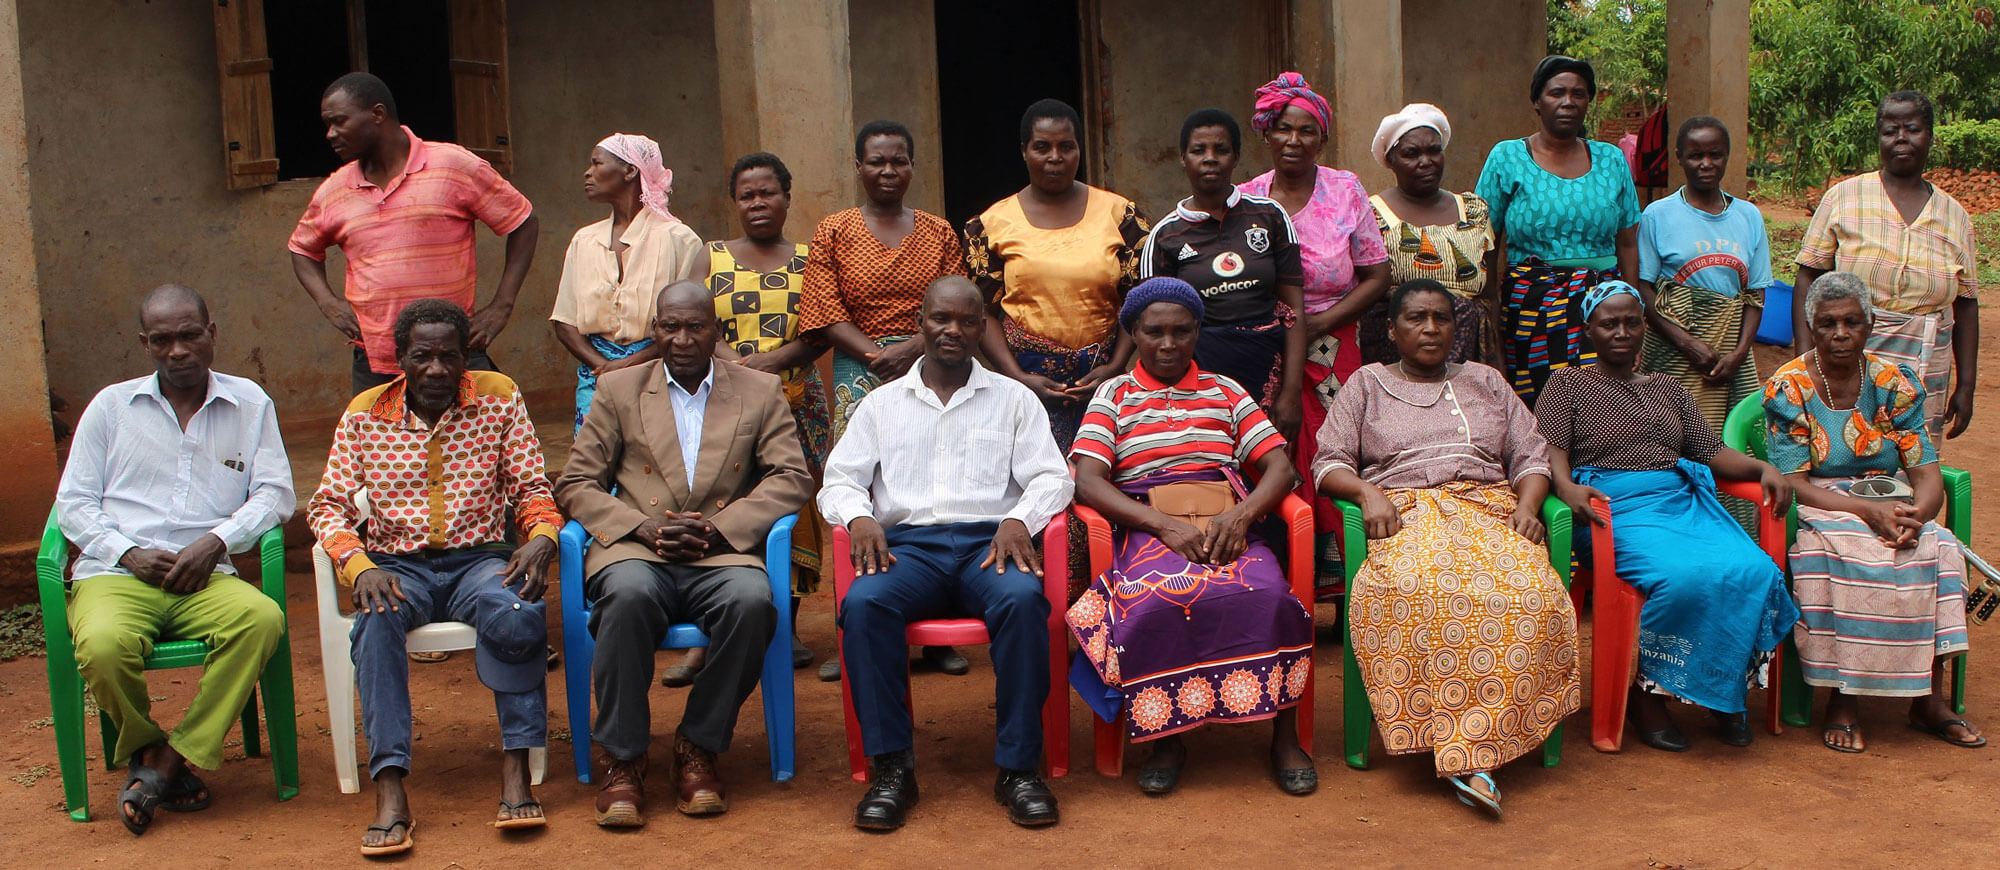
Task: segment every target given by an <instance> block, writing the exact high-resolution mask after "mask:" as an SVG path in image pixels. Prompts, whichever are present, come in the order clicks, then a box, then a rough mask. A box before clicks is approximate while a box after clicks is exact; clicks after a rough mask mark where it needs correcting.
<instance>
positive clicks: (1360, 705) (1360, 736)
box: [1340, 623, 1375, 770]
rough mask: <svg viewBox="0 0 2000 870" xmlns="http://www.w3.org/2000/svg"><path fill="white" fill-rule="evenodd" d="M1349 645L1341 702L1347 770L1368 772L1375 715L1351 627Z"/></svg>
mask: <svg viewBox="0 0 2000 870" xmlns="http://www.w3.org/2000/svg"><path fill="white" fill-rule="evenodd" d="M1346 641H1347V642H1346V644H1345V645H1344V646H1342V647H1341V650H1340V659H1341V668H1342V671H1343V677H1342V684H1343V689H1344V691H1343V693H1342V698H1341V719H1342V723H1341V741H1342V743H1343V744H1344V745H1343V747H1342V750H1343V752H1344V754H1345V755H1346V756H1347V766H1348V767H1352V768H1354V769H1355V770H1367V769H1368V740H1369V738H1370V737H1371V736H1372V735H1373V733H1374V728H1375V711H1374V710H1373V709H1371V708H1370V707H1369V706H1368V687H1367V686H1366V685H1364V684H1363V683H1362V682H1361V662H1360V661H1359V660H1357V659H1355V657H1354V631H1353V626H1352V623H1349V628H1348V634H1347V638H1346Z"/></svg>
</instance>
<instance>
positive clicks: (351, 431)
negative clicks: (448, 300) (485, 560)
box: [306, 372, 562, 585]
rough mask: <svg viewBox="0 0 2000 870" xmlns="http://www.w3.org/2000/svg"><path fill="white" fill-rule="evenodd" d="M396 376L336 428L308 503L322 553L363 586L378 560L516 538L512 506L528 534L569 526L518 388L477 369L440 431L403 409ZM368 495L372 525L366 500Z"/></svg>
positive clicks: (362, 398)
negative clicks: (363, 495)
mask: <svg viewBox="0 0 2000 870" xmlns="http://www.w3.org/2000/svg"><path fill="white" fill-rule="evenodd" d="M406 383H407V382H406V381H405V380H404V379H402V378H397V379H396V380H394V381H391V382H389V383H388V384H385V385H383V386H380V387H376V388H375V389H372V390H368V391H366V392H364V393H362V394H361V395H359V396H355V397H354V401H352V402H350V403H348V406H347V411H346V413H344V414H342V415H341V417H340V425H339V426H338V427H336V428H335V429H334V430H333V449H332V450H331V451H329V453H328V455H327V458H326V476H325V477H323V478H321V479H320V484H319V490H318V491H316V492H314V493H313V496H312V501H311V503H310V504H309V505H308V506H307V509H306V510H307V517H308V519H309V521H310V522H311V525H312V530H313V534H314V535H315V536H316V537H318V538H319V542H320V546H322V547H325V548H326V552H327V555H330V556H332V557H333V560H334V564H336V565H338V566H339V567H340V579H341V581H342V582H344V583H347V584H349V585H352V584H353V583H354V581H355V578H357V577H360V576H361V573H362V572H364V571H367V570H368V569H370V568H373V567H375V563H374V561H373V560H371V559H369V558H368V554H369V553H387V554H391V555H403V554H408V553H415V552H417V551H419V550H457V549H463V548H466V547H476V546H479V545H481V544H491V543H497V542H501V541H504V540H506V534H507V530H506V522H507V508H508V507H509V506H510V505H511V506H512V507H513V508H514V517H515V520H516V523H517V524H518V525H519V527H520V532H521V534H522V536H523V537H524V538H533V537H537V536H546V537H549V538H554V537H555V536H556V530H557V529H558V528H560V527H561V526H562V515H561V514H560V513H557V512H556V503H555V498H554V497H553V496H552V495H551V494H550V491H549V479H548V476H547V475H546V474H545V473H544V471H543V465H542V443H541V441H540V439H538V438H536V437H535V424H534V423H533V422H531V421H530V420H529V419H528V406H527V403H526V402H525V401H524V400H523V399H522V398H521V391H520V390H519V389H518V388H516V387H515V386H514V381H513V380H512V379H511V378H508V377H507V376H506V375H503V374H500V373H499V372H466V373H465V376H464V378H463V379H462V380H461V381H460V383H459V390H458V404H457V405H456V406H454V407H453V408H452V409H451V410H449V411H446V412H445V414H444V416H443V417H440V418H438V423H437V426H436V427H431V426H430V425H428V424H426V423H425V422H424V419H423V417H421V416H419V415H417V414H415V413H413V412H411V411H410V409H409V407H408V406H407V405H406V404H405V403H404V401H403V396H404V387H405V384H406ZM363 490H366V491H367V500H368V508H369V517H368V520H367V522H366V524H365V525H363V523H362V521H361V514H360V509H359V508H358V507H357V505H356V503H355V495H356V494H357V493H359V492H361V491H363Z"/></svg>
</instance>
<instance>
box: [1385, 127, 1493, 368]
mask: <svg viewBox="0 0 2000 870" xmlns="http://www.w3.org/2000/svg"><path fill="white" fill-rule="evenodd" d="M1450 144H1451V122H1450V121H1449V120H1447V119H1446V118H1445V116H1444V112H1442V111H1439V110H1438V107H1436V106H1433V105H1431V104H1429V103H1411V104H1409V105H1407V106H1404V107H1403V110H1402V111H1400V112H1397V113H1396V114H1393V115H1390V116H1388V117H1386V118H1383V119H1382V125H1381V126H1380V127H1377V128H1376V130H1375V141H1374V144H1373V146H1372V147H1371V148H1370V149H1369V150H1370V151H1371V152H1372V153H1373V154H1374V155H1375V162H1376V163H1380V164H1382V166H1383V167H1384V168H1386V169H1388V170H1389V171H1390V172H1393V173H1395V174H1396V186H1395V187H1391V188H1389V189H1387V190H1384V191H1382V192H1381V193H1378V194H1375V195H1374V196H1372V197H1369V198H1368V202H1369V204H1370V205H1372V206H1374V207H1375V225H1376V229H1377V230H1379V231H1380V232H1381V233H1382V239H1383V242H1384V243H1385V245H1386V246H1387V248H1388V251H1389V286H1391V287H1399V286H1402V284H1403V282H1405V281H1412V280H1415V279H1418V278H1428V279H1430V280H1432V281H1436V282H1438V283H1439V284H1442V285H1444V288H1445V289H1446V290H1448V291H1450V292H1451V295H1452V303H1451V309H1452V317H1453V319H1454V320H1455V321H1456V322H1457V329H1456V330H1454V332H1453V335H1454V336H1455V337H1454V339H1453V341H1452V347H1451V361H1452V362H1468V361H1469V362H1478V363H1485V364H1487V365H1489V366H1493V367H1495V368H1498V367H1499V366H1500V333H1499V330H1498V327H1497V326H1496V323H1497V322H1498V321H1497V319H1496V317H1495V312H1496V311H1498V310H1499V309H1498V305H1499V276H1500V270H1499V269H1497V268H1495V267H1496V266H1497V263H1496V262H1495V260H1496V258H1497V257H1498V253H1497V251H1496V249H1495V248H1494V245H1493V222H1492V220H1491V219H1490V218H1489V217H1488V216H1487V211H1486V200H1483V199H1480V198H1479V197H1478V196H1477V195H1474V194H1473V193H1471V192H1469V191H1468V192H1466V193H1452V192H1451V191H1448V190H1443V189H1441V188H1440V187H1439V186H1438V183H1439V182H1440V181H1441V180H1443V178H1444V149H1445V147H1446V146H1448V145H1450ZM1359 332H1360V335H1359V338H1360V342H1361V356H1362V358H1363V359H1364V360H1366V361H1367V362H1379V363H1393V362H1395V361H1396V360H1397V359H1399V356H1398V354H1397V353H1396V345H1395V343H1394V342H1391V341H1390V340H1389V308H1388V305H1387V303H1386V300H1385V302H1384V303H1383V304H1381V305H1377V306H1376V307H1375V308H1374V310H1372V311H1370V312H1369V313H1368V315H1367V316H1365V317H1363V318H1362V319H1361V324H1360V329H1359Z"/></svg>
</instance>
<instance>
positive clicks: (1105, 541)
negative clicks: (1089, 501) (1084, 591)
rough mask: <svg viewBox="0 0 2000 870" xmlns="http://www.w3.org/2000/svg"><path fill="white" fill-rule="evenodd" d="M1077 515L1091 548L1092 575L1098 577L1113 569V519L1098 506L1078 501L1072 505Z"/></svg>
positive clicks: (1071, 507)
mask: <svg viewBox="0 0 2000 870" xmlns="http://www.w3.org/2000/svg"><path fill="white" fill-rule="evenodd" d="M1070 509H1071V510H1074V511H1076V517H1077V519H1078V520H1081V521H1082V522H1083V530H1084V535H1085V537H1086V538H1087V539H1088V546H1089V548H1090V576H1091V577H1093V578H1094V577H1096V576H1097V575H1099V574H1102V573H1104V572H1106V571H1109V570H1111V555H1112V554H1111V521H1110V520H1107V519H1105V518H1104V515H1103V514H1101V513H1098V512H1097V509H1096V508H1092V507H1089V506H1086V505H1085V504H1083V503H1082V502H1077V503H1076V504H1074V505H1071V506H1070Z"/></svg>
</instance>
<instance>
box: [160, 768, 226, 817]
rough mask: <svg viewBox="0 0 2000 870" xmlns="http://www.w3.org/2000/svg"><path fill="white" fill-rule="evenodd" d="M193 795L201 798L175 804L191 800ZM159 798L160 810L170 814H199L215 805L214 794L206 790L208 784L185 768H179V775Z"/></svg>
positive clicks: (191, 770) (190, 769)
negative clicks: (179, 801) (182, 799)
mask: <svg viewBox="0 0 2000 870" xmlns="http://www.w3.org/2000/svg"><path fill="white" fill-rule="evenodd" d="M194 795H201V797H199V798H194V799H192V800H187V801H184V802H181V803H175V801H176V800H179V799H181V798H193V796H194ZM160 797H161V798H162V802H161V804H160V809H163V810H166V811H167V812H170V813H192V812H199V811H201V810H205V809H208V808H209V806H210V805H212V804H214V803H215V793H214V792H212V791H209V790H208V784H207V783H205V782H202V781H201V777H199V776H196V775H195V772H194V769H193V768H189V767H186V766H182V767H181V772H180V774H179V775H177V776H175V777H174V780H173V782H172V783H170V784H169V785H168V786H167V791H166V793H165V794H163V795H161V796H160Z"/></svg>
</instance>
